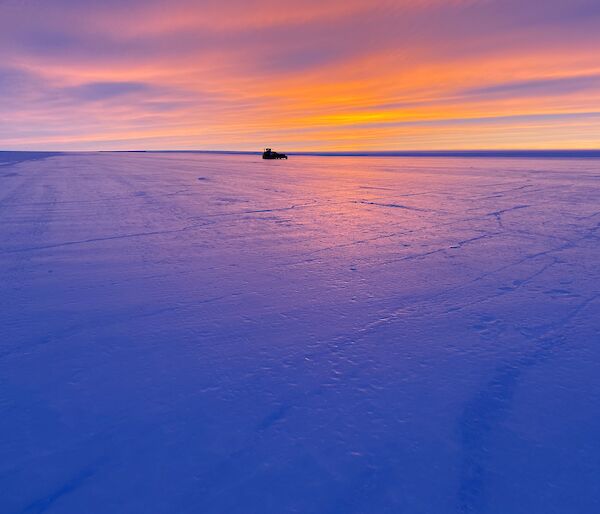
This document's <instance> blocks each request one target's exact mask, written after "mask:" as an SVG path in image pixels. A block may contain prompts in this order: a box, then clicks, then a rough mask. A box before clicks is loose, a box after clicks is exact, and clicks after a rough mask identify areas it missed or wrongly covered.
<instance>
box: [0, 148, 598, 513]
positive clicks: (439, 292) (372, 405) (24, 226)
mask: <svg viewBox="0 0 600 514" xmlns="http://www.w3.org/2000/svg"><path fill="white" fill-rule="evenodd" d="M1 155H2V154H0V156H1ZM25 157H27V156H20V157H19V156H18V155H17V156H16V157H15V155H10V156H6V157H5V158H4V159H2V158H1V157H0V330H1V339H0V491H1V493H0V512H2V513H7V514H8V513H21V512H22V513H36V512H48V513H69V514H71V513H74V514H80V513H107V512H118V513H138V512H139V513H228V514H232V513H244V514H246V513H259V514H263V513H273V514H283V513H287V512H298V513H334V512H335V513H371V512H373V513H382V512H404V513H411V514H412V513H462V512H477V513H479V512H486V513H488V512H489V513H497V514H508V513H544V514H551V513H557V514H559V513H560V514H564V513H568V512H582V513H588V512H589V513H591V512H598V511H600V485H599V483H598V476H599V475H600V438H599V437H598V434H600V373H599V372H598V369H599V366H600V257H599V255H600V252H599V250H600V241H599V237H600V160H593V159H587V160H586V159H571V160H569V159H564V160H561V159H548V160H539V159H536V160H534V159H513V160H510V159H494V158H482V159H474V158H471V159H469V158H467V159H459V158H391V157H386V158H384V157H381V158H375V157H369V158H361V157H308V156H303V157H298V156H295V157H294V156H291V157H290V160H289V161H283V162H279V161H262V160H261V159H260V158H259V157H257V156H252V155H218V154H214V155H211V154H193V153H115V154H110V153H103V154H93V153H90V154H64V155H53V156H50V157H47V158H42V159H39V158H38V159H33V158H32V159H30V160H27V159H26V158H25ZM30 157H40V156H35V155H33V156H30ZM42 157H43V156H42Z"/></svg>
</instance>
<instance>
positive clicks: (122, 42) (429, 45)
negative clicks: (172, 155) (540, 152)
mask: <svg viewBox="0 0 600 514" xmlns="http://www.w3.org/2000/svg"><path fill="white" fill-rule="evenodd" d="M598 27H600V4H599V3H598V2H597V0H593V1H591V0H570V1H566V0H546V1H545V2H543V3H539V2H523V1H522V0H520V1H516V0H504V1H499V0H497V1H495V0H396V1H390V0H381V1H367V0H345V1H341V0H336V1H327V0H321V1H316V0H298V1H294V2H291V1H290V2H285V1H275V0H253V1H252V0H246V1H242V0H231V1H227V0H221V1H213V0H209V1H190V0H175V1H170V2H168V1H166V0H146V1H142V0H121V1H117V0H103V1H100V0H88V1H85V0H79V1H75V0H53V1H52V2H48V1H42V0H29V1H27V2H20V1H15V0H5V1H0V58H1V60H0V98H1V99H2V100H0V149H65V150H68V149H71V150H96V149H232V150H260V149H261V148H262V147H264V146H272V147H273V148H277V149H281V150H283V151H293V150H403V149H406V150H423V149H482V148H486V149H495V148H518V149H522V148H528V149H536V148H544V149H546V148H600V58H599V57H598V56H599V55H600V30H598Z"/></svg>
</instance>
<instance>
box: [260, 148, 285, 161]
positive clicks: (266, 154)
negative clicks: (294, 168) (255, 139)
mask: <svg viewBox="0 0 600 514" xmlns="http://www.w3.org/2000/svg"><path fill="white" fill-rule="evenodd" d="M262 158H263V159H287V155H285V154H284V153H277V152H274V151H273V150H271V149H270V148H265V151H264V152H263V155H262Z"/></svg>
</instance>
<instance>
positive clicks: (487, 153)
mask: <svg viewBox="0 0 600 514" xmlns="http://www.w3.org/2000/svg"><path fill="white" fill-rule="evenodd" d="M0 153H36V154H44V153H52V154H69V153H199V154H224V155H260V154H261V153H262V151H252V150H0ZM285 153H286V154H288V155H296V156H316V157H522V158H536V157H537V158H543V157H547V158H600V149H546V150H542V149H495V150H494V149H483V150H348V151H288V152H285Z"/></svg>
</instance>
